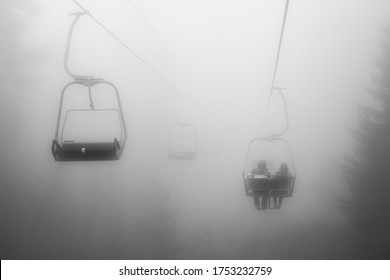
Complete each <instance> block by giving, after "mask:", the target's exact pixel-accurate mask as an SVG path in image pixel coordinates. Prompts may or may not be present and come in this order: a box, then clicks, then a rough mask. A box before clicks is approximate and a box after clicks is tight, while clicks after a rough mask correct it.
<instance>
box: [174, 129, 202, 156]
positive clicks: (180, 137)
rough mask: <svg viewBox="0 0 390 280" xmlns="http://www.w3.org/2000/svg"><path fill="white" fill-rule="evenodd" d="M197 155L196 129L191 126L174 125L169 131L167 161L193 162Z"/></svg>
mask: <svg viewBox="0 0 390 280" xmlns="http://www.w3.org/2000/svg"><path fill="white" fill-rule="evenodd" d="M197 154H198V138H197V134H196V129H195V127H194V126H193V125H191V124H182V123H178V124H174V125H172V126H171V128H170V129H169V136H168V159H170V160H195V159H196V157H197Z"/></svg>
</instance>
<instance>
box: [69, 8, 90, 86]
mask: <svg viewBox="0 0 390 280" xmlns="http://www.w3.org/2000/svg"><path fill="white" fill-rule="evenodd" d="M85 14H88V11H86V10H83V11H82V12H76V13H70V14H69V15H70V16H74V18H73V21H72V23H71V25H70V27H69V31H68V38H67V40H66V47H65V56H64V68H65V71H66V73H68V75H69V76H71V77H72V78H73V79H75V80H92V79H93V76H92V75H77V74H74V73H73V72H72V71H70V70H69V67H68V59H69V49H70V45H71V42H72V35H73V29H74V27H75V25H76V24H77V22H78V21H79V19H80V17H81V16H83V15H85Z"/></svg>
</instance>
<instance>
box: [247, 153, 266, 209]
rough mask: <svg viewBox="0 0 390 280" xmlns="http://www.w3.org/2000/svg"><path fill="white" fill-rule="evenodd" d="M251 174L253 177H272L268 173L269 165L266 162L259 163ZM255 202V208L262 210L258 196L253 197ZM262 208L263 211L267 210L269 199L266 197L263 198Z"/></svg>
mask: <svg viewBox="0 0 390 280" xmlns="http://www.w3.org/2000/svg"><path fill="white" fill-rule="evenodd" d="M251 173H252V174H253V175H265V176H267V177H269V176H271V173H270V172H269V171H268V169H267V163H266V161H265V160H260V161H259V162H258V163H257V168H255V169H253V170H252V171H251ZM253 200H254V203H255V206H256V209H257V210H260V201H259V197H258V196H254V197H253ZM261 208H262V209H265V208H267V197H266V196H263V197H262V200H261Z"/></svg>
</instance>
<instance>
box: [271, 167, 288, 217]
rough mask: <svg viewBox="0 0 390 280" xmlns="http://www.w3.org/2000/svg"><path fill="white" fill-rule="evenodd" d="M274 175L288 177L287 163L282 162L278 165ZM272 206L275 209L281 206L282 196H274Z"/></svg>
mask: <svg viewBox="0 0 390 280" xmlns="http://www.w3.org/2000/svg"><path fill="white" fill-rule="evenodd" d="M276 175H277V176H278V177H279V178H288V177H290V173H289V172H288V165H287V163H285V162H283V163H282V164H281V165H280V167H279V171H278V172H276ZM273 199H274V207H275V208H277V209H280V207H282V202H283V196H274V197H273Z"/></svg>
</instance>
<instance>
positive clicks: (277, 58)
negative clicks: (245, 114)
mask: <svg viewBox="0 0 390 280" xmlns="http://www.w3.org/2000/svg"><path fill="white" fill-rule="evenodd" d="M289 2H290V1H289V0H286V6H285V8H284V16H283V23H282V29H281V31H280V38H279V47H278V52H277V55H276V61H275V69H274V74H273V77H272V84H271V90H270V93H269V97H268V104H267V111H268V109H269V105H270V102H271V97H272V92H273V90H274V89H275V79H276V73H277V70H278V64H279V56H280V50H281V48H282V42H283V34H284V27H285V25H286V19H287V12H288V4H289Z"/></svg>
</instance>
